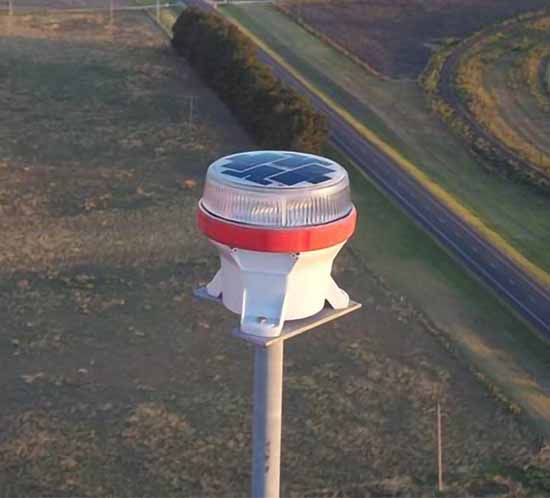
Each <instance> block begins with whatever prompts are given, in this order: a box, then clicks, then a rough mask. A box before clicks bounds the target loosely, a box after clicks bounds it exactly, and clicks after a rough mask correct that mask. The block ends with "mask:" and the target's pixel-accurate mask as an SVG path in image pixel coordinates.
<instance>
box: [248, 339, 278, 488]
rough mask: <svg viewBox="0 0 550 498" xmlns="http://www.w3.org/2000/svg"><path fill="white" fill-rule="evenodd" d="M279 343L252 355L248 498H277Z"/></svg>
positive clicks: (256, 348)
mask: <svg viewBox="0 0 550 498" xmlns="http://www.w3.org/2000/svg"><path fill="white" fill-rule="evenodd" d="M282 405H283V341H277V342H275V343H274V344H272V345H270V346H267V347H262V346H256V347H255V353H254V421H253V450H252V498H279V487H280V471H281V419H282Z"/></svg>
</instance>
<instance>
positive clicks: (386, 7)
mask: <svg viewBox="0 0 550 498" xmlns="http://www.w3.org/2000/svg"><path fill="white" fill-rule="evenodd" d="M546 4H547V2H545V1H544V0H522V1H521V2H518V1H517V0H485V1H483V2H479V0H435V1H433V0H432V1H429V2H426V1H424V0H412V1H411V0H340V1H323V0H320V1H319V0H306V1H301V0H296V1H291V2H285V3H284V4H283V5H284V6H285V7H286V8H288V9H290V10H291V12H293V14H294V15H296V16H298V17H300V18H301V19H303V20H304V21H305V22H307V23H308V24H310V25H311V26H313V27H314V28H315V29H317V30H319V31H321V32H322V33H325V34H326V35H328V36H329V37H331V38H332V39H334V40H336V41H337V42H338V43H339V44H341V45H342V46H343V47H345V48H346V49H347V50H349V51H350V52H352V53H354V54H356V55H358V56H359V57H360V58H361V59H362V60H364V61H365V62H366V63H367V64H369V65H370V66H372V67H373V68H374V69H375V70H377V71H379V72H380V73H382V74H384V75H387V76H390V77H394V78H403V77H404V78H416V77H417V76H418V75H419V74H420V73H421V72H422V70H423V69H424V67H425V66H426V64H427V62H428V60H429V58H430V56H431V54H432V53H433V51H434V49H436V48H437V47H438V46H439V45H440V44H441V43H442V42H445V41H446V40H448V39H449V38H463V37H464V36H466V35H468V34H470V33H472V32H475V31H477V30H479V29H481V28H482V27H483V26H486V25H487V24H493V23H496V22H498V21H499V20H503V19H506V18H508V17H511V16H514V15H516V14H519V13H522V12H525V11H528V10H535V9H540V8H542V7H545V6H546Z"/></svg>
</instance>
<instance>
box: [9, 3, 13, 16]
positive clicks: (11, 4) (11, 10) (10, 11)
mask: <svg viewBox="0 0 550 498" xmlns="http://www.w3.org/2000/svg"><path fill="white" fill-rule="evenodd" d="M8 12H9V15H10V16H13V0H8Z"/></svg>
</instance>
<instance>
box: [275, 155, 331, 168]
mask: <svg viewBox="0 0 550 498" xmlns="http://www.w3.org/2000/svg"><path fill="white" fill-rule="evenodd" d="M306 164H324V165H325V166H328V165H330V164H331V163H330V162H329V161H323V160H321V159H315V158H313V157H306V156H300V155H295V156H294V155H293V156H291V157H287V158H286V159H281V160H280V161H276V162H275V165H276V166H284V167H285V168H299V167H300V166H304V165H306Z"/></svg>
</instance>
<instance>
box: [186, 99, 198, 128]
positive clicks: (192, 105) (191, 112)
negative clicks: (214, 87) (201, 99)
mask: <svg viewBox="0 0 550 498" xmlns="http://www.w3.org/2000/svg"><path fill="white" fill-rule="evenodd" d="M187 98H188V99H189V126H193V115H194V108H195V99H196V98H197V97H196V96H195V95H190V96H189V97H187Z"/></svg>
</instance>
